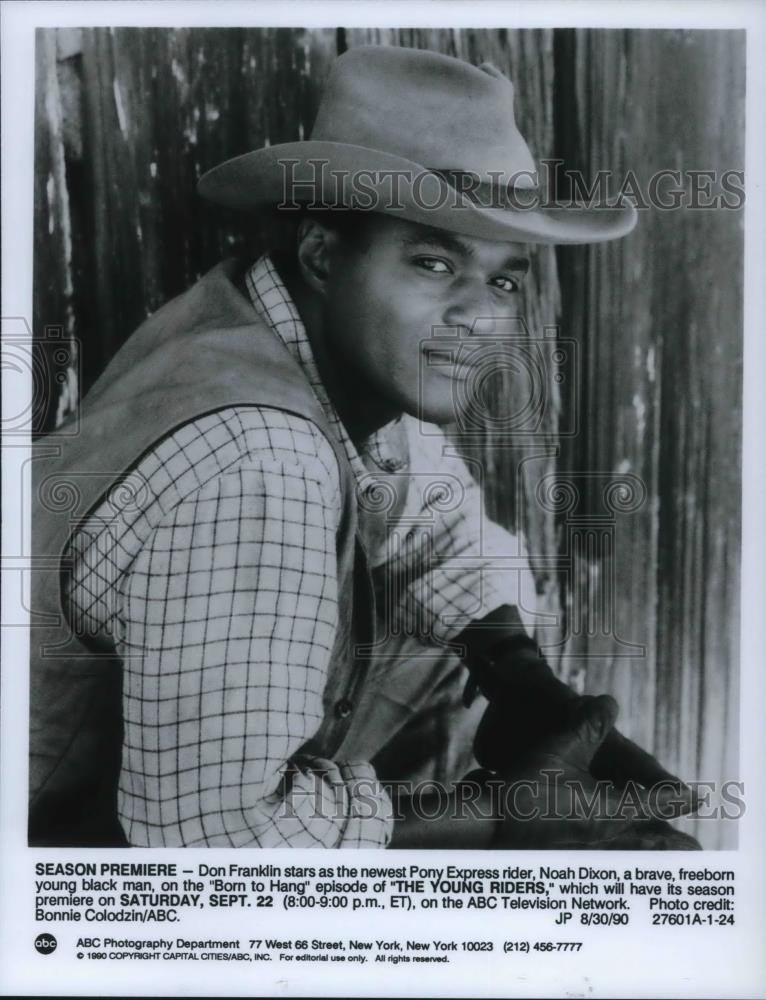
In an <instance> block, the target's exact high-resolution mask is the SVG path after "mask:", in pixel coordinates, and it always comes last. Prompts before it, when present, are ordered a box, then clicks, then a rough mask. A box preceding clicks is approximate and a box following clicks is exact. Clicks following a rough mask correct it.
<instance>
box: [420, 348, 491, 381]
mask: <svg viewBox="0 0 766 1000" xmlns="http://www.w3.org/2000/svg"><path fill="white" fill-rule="evenodd" d="M467 346H470V348H471V349H470V350H467V349H466V347H467ZM423 354H424V355H425V359H426V364H427V365H428V366H429V368H435V369H436V370H437V372H438V373H439V374H440V375H447V376H449V377H450V378H459V377H460V376H461V374H464V375H468V374H469V373H470V372H472V371H474V370H475V369H476V368H479V367H481V366H482V363H483V362H482V357H483V352H482V351H480V350H476V349H475V345H462V344H451V345H449V346H442V345H439V346H436V345H435V344H434V345H432V344H426V345H425V347H424V348H423ZM440 369H441V371H440Z"/></svg>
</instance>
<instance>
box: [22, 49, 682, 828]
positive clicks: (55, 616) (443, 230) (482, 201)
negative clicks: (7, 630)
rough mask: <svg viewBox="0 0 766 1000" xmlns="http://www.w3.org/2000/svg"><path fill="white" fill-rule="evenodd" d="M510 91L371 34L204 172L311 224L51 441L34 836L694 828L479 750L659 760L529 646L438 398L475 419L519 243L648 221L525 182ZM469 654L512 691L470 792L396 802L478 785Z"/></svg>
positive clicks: (151, 347)
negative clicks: (499, 787)
mask: <svg viewBox="0 0 766 1000" xmlns="http://www.w3.org/2000/svg"><path fill="white" fill-rule="evenodd" d="M512 98H513V91H512V87H511V85H510V83H509V82H508V81H507V80H506V79H505V78H503V77H501V76H500V75H499V74H498V73H497V71H494V70H492V69H491V68H484V69H476V68H474V67H472V66H469V65H468V64H465V63H462V62H460V61H458V60H455V59H451V58H448V57H446V56H441V55H438V54H435V53H431V52H421V51H415V50H407V49H396V48H377V47H370V48H364V49H357V50H352V51H351V52H349V53H347V54H346V55H344V56H343V57H341V58H340V59H339V60H338V61H337V63H336V65H335V67H334V69H333V72H332V74H331V76H330V79H329V81H328V83H327V87H326V90H325V94H324V98H323V102H322V105H321V108H320V110H319V114H318V117H317V121H316V124H315V127H314V130H313V133H312V139H311V141H306V142H301V143H293V144H289V145H287V146H282V147H270V148H268V149H263V150H258V151H256V152H254V153H250V154H247V155H246V156H243V157H239V158H237V159H236V160H232V161H228V162H227V163H225V164H222V165H221V166H220V167H218V168H216V169H215V170H213V171H211V172H210V173H209V174H208V175H206V176H205V177H204V178H203V179H202V181H201V185H200V188H201V192H202V193H203V194H204V195H205V196H207V197H209V198H212V199H213V200H215V201H217V202H219V203H222V204H226V205H230V206H235V207H239V208H242V209H252V208H258V207H266V206H274V205H282V206H283V211H284V213H285V218H287V219H291V220H294V219H295V217H296V214H295V210H291V208H290V206H291V205H294V206H296V209H297V205H298V204H299V203H303V204H304V205H305V204H308V206H309V210H308V211H304V212H303V213H302V214H301V215H300V221H299V223H298V224H297V227H296V240H295V247H294V250H292V251H291V252H289V253H286V254H283V255H281V256H279V257H277V258H275V259H272V257H271V256H270V255H266V256H264V257H262V258H261V259H259V260H258V261H256V262H255V263H254V264H253V263H250V264H249V265H246V266H245V267H240V266H239V265H237V263H236V262H226V263H225V264H223V265H219V266H218V267H217V268H215V269H214V270H213V271H212V272H210V273H209V274H208V275H206V276H205V277H204V278H203V279H202V280H201V281H199V282H198V283H197V284H196V285H195V286H194V287H193V288H192V289H190V290H189V291H188V292H187V293H185V294H184V295H182V296H180V297H179V298H178V299H176V300H174V301H173V302H171V303H169V304H168V305H167V306H165V307H164V308H163V309H161V310H160V311H159V312H158V313H156V314H155V315H154V316H152V317H151V318H150V319H149V320H148V321H147V322H146V323H145V324H144V325H143V326H142V327H141V328H140V329H139V330H138V331H136V333H135V334H134V335H133V336H132V337H131V338H130V340H129V341H128V342H127V343H126V345H125V346H124V347H123V348H122V350H121V351H120V352H119V353H118V354H117V356H116V357H115V358H114V359H113V361H112V363H111V364H110V365H109V367H108V368H107V370H106V372H105V373H104V374H103V376H102V377H101V379H99V381H98V382H97V384H96V385H95V386H94V388H93V389H92V390H91V392H90V393H89V394H88V396H87V398H86V400H85V401H84V403H83V406H82V410H81V413H80V414H79V415H78V419H79V426H78V433H77V434H76V435H71V436H66V434H61V433H59V434H57V435H53V436H51V437H50V438H48V439H46V440H45V442H44V444H43V449H42V452H41V456H40V458H39V459H38V461H37V463H36V465H37V470H38V471H37V483H38V493H39V498H40V509H39V511H38V513H37V519H36V525H35V542H36V544H37V551H38V553H39V554H40V555H42V556H46V557H51V556H55V557H56V558H57V559H58V557H59V556H60V555H61V554H62V553H63V554H64V557H65V566H64V569H65V572H64V573H63V575H62V578H59V575H58V574H57V573H48V574H39V578H38V579H37V581H36V582H35V584H34V595H35V597H34V601H35V603H34V610H35V612H37V614H38V615H39V616H41V617H40V619H39V620H40V622H41V624H40V626H39V628H38V633H37V639H35V638H34V633H33V650H32V655H33V662H32V733H31V772H30V773H31V811H30V837H31V839H32V841H33V842H36V843H59V844H61V843H76V844H85V843H100V844H117V843H129V844H134V845H139V846H172V845H185V846H205V845H207V846H262V847H281V846H325V847H341V846H343V847H346V846H372V847H385V846H388V845H389V844H391V845H393V846H433V847H448V846H466V847H475V846H489V845H490V844H492V845H495V846H514V845H520V844H526V845H530V846H559V845H561V844H573V843H574V844H582V845H584V846H590V847H593V846H597V845H599V844H601V843H606V842H608V843H610V844H611V845H612V846H615V845H619V846H636V844H641V845H642V846H645V845H648V846H676V847H678V846H681V847H685V846H693V845H691V844H690V841H689V840H688V839H684V838H683V837H681V835H678V834H675V833H674V832H673V831H672V830H671V829H670V828H669V827H668V826H667V825H657V824H655V823H651V822H649V821H648V820H647V821H646V823H645V824H644V825H643V826H640V827H638V826H637V825H636V824H633V823H631V822H630V820H631V819H632V818H633V816H632V815H631V817H630V818H629V819H623V818H619V817H615V816H614V815H611V816H610V817H609V818H608V819H607V820H604V822H603V823H601V824H600V825H599V824H598V823H595V822H592V821H591V820H589V819H588V818H587V817H584V816H583V815H581V814H580V812H578V810H577V809H576V808H572V809H570V810H569V812H568V813H567V815H568V817H569V818H568V820H566V821H565V822H564V823H563V824H562V823H548V824H547V825H546V824H545V823H543V824H542V825H540V824H539V823H537V824H529V823H526V824H525V823H524V822H523V821H522V820H521V819H520V818H519V815H517V814H514V809H513V808H511V806H509V804H508V801H499V800H498V799H497V796H495V795H493V794H492V791H493V790H494V789H492V788H491V786H490V785H489V784H487V782H486V780H484V779H486V778H487V777H488V776H491V775H493V774H494V773H495V772H497V774H498V775H499V776H500V777H501V778H502V779H507V780H508V781H509V782H510V781H511V780H512V779H518V778H523V779H524V781H525V782H526V785H525V787H528V786H529V782H530V780H532V781H538V780H539V779H540V774H541V768H543V769H545V766H548V769H550V764H551V761H555V762H556V763H557V765H560V767H559V770H560V772H561V775H560V777H559V778H557V779H555V780H554V781H553V783H554V785H555V786H556V788H562V789H563V787H564V784H566V781H568V782H569V784H567V785H566V790H565V793H566V794H569V792H570V791H571V784H572V783H575V784H578V785H579V787H580V788H581V789H586V790H589V789H590V788H591V786H592V783H593V778H594V776H597V775H598V774H599V772H600V773H602V774H606V773H609V775H610V776H611V777H613V778H615V780H618V781H623V780H624V779H628V778H638V779H640V781H641V783H642V784H643V785H647V784H652V783H654V782H655V781H658V780H660V779H670V778H671V776H669V775H667V774H666V772H664V771H662V769H661V768H659V766H658V765H657V764H656V762H654V761H652V760H651V759H648V758H646V755H642V754H641V752H640V751H639V750H638V748H636V747H634V746H633V745H632V744H628V743H627V741H622V740H621V738H619V735H618V734H616V733H614V731H611V732H610V728H611V724H612V722H613V721H614V714H615V711H614V705H613V703H612V702H611V700H610V699H595V700H581V699H576V698H575V697H574V696H573V695H572V694H571V693H570V692H568V691H567V690H566V689H564V688H563V685H560V684H558V682H557V681H556V680H555V678H553V675H552V674H551V672H550V671H549V669H548V668H547V665H546V664H545V663H544V662H543V661H541V660H540V659H539V656H538V654H537V651H536V649H535V647H534V643H532V642H531V640H530V639H529V638H528V637H527V635H526V630H525V625H526V626H527V627H529V626H531V625H532V623H533V618H534V587H533V583H532V578H531V574H530V572H529V567H528V565H527V563H526V556H525V552H524V548H523V544H522V542H521V540H520V539H518V538H516V537H514V536H511V535H509V534H508V533H507V532H505V531H503V530H501V529H500V528H499V527H498V526H496V525H492V524H491V523H489V522H487V521H486V519H485V518H484V515H483V512H482V504H481V496H480V491H479V488H478V486H477V485H476V483H475V482H474V481H473V480H472V478H471V476H470V475H469V473H468V471H467V469H466V467H465V466H464V464H463V463H462V462H461V461H459V460H458V459H457V458H455V457H450V456H449V452H448V450H447V449H446V439H444V438H439V437H438V436H437V434H436V429H435V428H434V427H430V428H429V430H428V433H423V432H422V428H421V425H420V424H419V421H425V422H427V423H428V424H429V425H439V424H444V423H449V422H450V421H452V420H454V419H455V416H456V409H455V407H456V405H459V404H456V400H457V399H459V398H460V396H461V393H460V392H456V389H459V388H461V387H465V386H466V385H469V384H470V382H471V379H473V378H475V377H476V374H477V372H479V371H480V370H481V368H482V341H481V338H482V335H483V334H484V333H488V334H491V335H492V336H493V338H494V339H495V342H496V338H497V336H498V335H501V334H502V332H503V329H504V324H505V323H507V320H508V319H509V317H512V316H513V315H514V314H515V312H516V305H515V302H516V296H517V294H518V291H519V287H520V284H521V281H522V280H523V277H524V273H525V271H526V270H527V268H528V266H529V261H528V256H527V251H526V250H525V247H526V245H527V244H528V243H538V242H588V241H598V240H604V239H612V238H616V237H619V236H622V235H624V234H625V233H627V232H629V231H630V229H631V228H632V227H633V225H634V223H635V212H634V211H633V210H632V209H630V208H602V209H600V210H593V211H586V210H580V209H576V210H566V209H556V208H554V209H545V210H544V209H540V208H530V207H529V206H530V204H532V203H533V202H534V197H535V191H534V189H533V188H532V187H531V184H532V181H533V177H534V162H533V160H532V157H531V155H530V153H529V150H528V149H527V147H526V144H525V143H524V140H523V139H522V137H521V136H520V134H519V132H518V130H517V129H516V127H515V124H514V121H513V113H512ZM312 206H313V207H312ZM328 207H329V208H334V209H336V210H339V211H335V212H330V211H327V210H326V209H327V208H328ZM290 224H291V225H295V222H291V223H290ZM65 430H66V429H65ZM54 445H55V447H54ZM73 476H76V477H78V479H77V485H78V490H79V496H78V501H77V505H76V508H75V509H74V510H73V509H71V508H68V509H66V510H64V509H62V505H61V504H58V505H57V504H56V503H55V502H52V500H51V498H54V499H55V495H56V488H57V487H58V488H59V491H60V488H61V485H62V484H63V483H68V484H70V483H71V482H72V481H73V480H72V477H73ZM80 484H81V485H80ZM46 498H47V499H46ZM498 557H503V559H502V565H503V567H505V569H504V570H502V571H500V570H499V569H498V568H497V567H496V565H495V563H496V561H497V558H498ZM62 598H63V602H64V604H63V611H62V606H61V603H60V602H61V600H62ZM466 664H468V665H469V666H471V667H472V669H473V675H474V677H475V679H476V681H477V683H478V685H479V686H480V687H481V689H482V691H483V692H484V693H485V694H487V695H489V696H490V697H491V698H492V699H493V703H492V708H491V709H490V711H489V714H488V715H486V716H485V721H484V723H483V724H482V730H481V733H480V738H479V741H478V742H477V753H478V756H479V757H480V760H481V763H482V764H485V765H487V767H488V768H489V770H488V771H484V772H482V774H481V775H480V777H481V778H482V780H483V784H482V783H481V782H479V783H473V784H472V785H470V788H471V789H472V790H473V791H475V792H476V796H477V800H476V802H473V803H472V806H473V808H472V809H471V810H467V811H466V810H464V812H463V816H464V818H463V821H459V820H457V819H454V818H451V813H452V812H453V810H452V809H450V808H444V807H443V806H444V803H443V802H442V808H441V809H440V810H439V816H438V817H435V813H434V810H433V809H432V808H428V809H426V808H423V802H422V801H421V800H419V799H416V798H412V797H408V796H407V794H405V795H403V796H402V797H401V799H400V800H398V801H397V806H398V807H400V810H401V813H400V818H398V819H395V818H394V817H393V816H392V808H391V801H390V798H389V795H388V793H387V791H386V789H385V788H384V787H383V785H382V784H380V783H379V780H378V779H381V780H382V781H387V782H389V783H390V782H393V781H398V780H403V779H408V780H410V781H416V780H418V779H424V778H429V779H433V780H434V781H437V782H440V783H442V784H443V785H444V786H448V787H449V788H450V789H451V791H449V797H448V798H447V800H446V801H447V802H448V803H449V805H450V806H454V805H455V804H456V802H457V801H458V799H460V797H461V795H462V794H463V792H464V790H465V788H467V787H469V786H467V785H457V786H456V787H455V788H454V789H453V788H452V784H451V783H452V782H455V781H459V779H461V778H463V777H464V776H465V775H466V772H468V771H469V770H470V769H471V768H472V767H474V766H475V761H474V759H473V738H474V733H475V731H476V727H477V724H478V723H479V720H480V718H481V717H482V715H483V713H484V710H485V707H486V701H484V699H483V698H478V699H476V700H474V701H473V703H472V704H471V705H470V707H469V706H467V705H464V704H463V689H464V687H465V682H466V678H467V676H468V671H467V668H466ZM468 700H469V699H466V701H468ZM506 734H507V736H506ZM605 740H606V741H607V743H608V745H609V747H610V748H611V749H610V753H609V754H607V755H606V757H604V758H603V759H602V761H601V764H600V765H599V764H598V754H597V751H598V748H599V746H601V744H602V743H604V741H605ZM602 757H603V754H602ZM594 760H595V763H594ZM565 779H566V780H565ZM648 779H649V780H648ZM545 780H546V781H547V782H548V785H546V788H547V790H548V791H550V787H548V786H550V782H551V779H548V778H546V779H545ZM673 782H674V783H673V787H672V789H671V791H672V792H673V794H674V795H675V796H676V798H677V799H678V801H679V803H680V805H679V806H678V809H677V811H681V810H683V809H684V808H688V805H689V801H688V796H687V795H686V792H685V790H683V789H680V788H679V786H678V785H677V783H675V779H673ZM503 787H505V786H503ZM613 791H614V790H613V789H611V790H609V794H610V795H612V792H613ZM666 791H667V789H666ZM446 794H447V792H445V795H446ZM530 794H531V796H532V798H531V803H530V798H529V797H530ZM640 797H641V798H642V801H645V800H646V795H645V793H644V792H642V793H640ZM568 801H569V800H568V799H567V802H568ZM610 801H612V799H610ZM664 801H665V800H664V799H663V802H664ZM535 802H537V799H536V798H535V793H527V794H526V799H525V800H524V806H525V809H524V815H527V816H528V815H530V812H529V807H530V804H531V805H534V804H535ZM515 805H516V806H518V807H519V808H518V810H517V812H519V813H520V812H521V806H520V805H519V803H515ZM656 806H657V802H655V807H656ZM479 807H481V808H479ZM654 811H655V812H657V811H658V810H657V809H656V808H655V810H654ZM424 815H429V816H433V817H435V818H433V819H432V820H431V821H426V820H424V819H423V816H424ZM562 815H563V814H562ZM647 824H648V825H647Z"/></svg>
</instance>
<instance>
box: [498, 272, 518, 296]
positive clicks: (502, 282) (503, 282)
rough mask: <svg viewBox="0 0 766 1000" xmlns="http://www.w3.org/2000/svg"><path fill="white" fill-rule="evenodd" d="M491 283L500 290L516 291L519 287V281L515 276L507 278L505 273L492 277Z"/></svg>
mask: <svg viewBox="0 0 766 1000" xmlns="http://www.w3.org/2000/svg"><path fill="white" fill-rule="evenodd" d="M492 284H493V285H494V286H495V288H499V289H500V291H501V292H518V291H519V289H520V288H521V282H520V281H519V280H518V279H517V278H509V277H507V276H506V275H501V276H500V277H498V278H493V279H492Z"/></svg>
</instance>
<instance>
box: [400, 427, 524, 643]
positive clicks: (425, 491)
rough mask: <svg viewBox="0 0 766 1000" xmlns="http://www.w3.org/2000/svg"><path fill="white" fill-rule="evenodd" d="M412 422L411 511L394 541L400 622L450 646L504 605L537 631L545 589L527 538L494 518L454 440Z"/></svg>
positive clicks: (423, 637)
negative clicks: (537, 578) (533, 567)
mask: <svg viewBox="0 0 766 1000" xmlns="http://www.w3.org/2000/svg"><path fill="white" fill-rule="evenodd" d="M428 432H429V433H428V434H427V435H426V434H423V433H422V432H421V431H420V429H419V427H418V425H415V426H414V427H413V426H412V424H410V425H409V427H408V438H409V442H410V482H409V486H408V497H407V504H406V509H405V512H404V516H403V517H402V518H401V520H400V522H399V526H398V527H397V528H395V530H394V533H393V537H392V538H391V539H390V554H389V558H388V559H387V561H386V572H387V573H389V574H391V575H393V576H395V577H396V578H397V579H398V580H399V581H400V582H399V584H398V585H395V586H389V587H388V591H387V592H388V593H390V594H394V595H399V599H398V601H397V603H396V604H395V605H393V606H392V607H391V608H390V609H389V613H390V614H391V615H392V617H393V618H394V620H395V621H396V622H397V627H398V628H399V629H401V630H403V631H405V632H406V633H407V634H411V635H416V636H418V637H419V638H420V639H421V640H422V641H423V642H424V643H427V644H431V643H436V644H437V645H442V644H444V643H447V642H450V641H452V640H453V639H455V638H456V637H457V636H458V635H459V634H460V632H461V631H462V630H463V629H464V628H466V627H467V626H468V625H469V624H470V623H471V622H473V621H479V620H480V619H482V618H484V617H486V615H488V614H489V613H490V612H491V611H494V610H495V609H496V608H499V607H501V606H502V605H506V604H508V605H513V606H515V607H516V608H518V611H519V614H520V617H521V619H522V621H523V623H524V625H525V626H526V627H527V629H529V630H530V631H531V630H533V629H534V624H535V618H536V608H537V594H536V588H535V582H534V577H533V575H532V571H531V569H530V565H529V558H528V553H527V548H526V544H525V541H524V538H523V536H522V535H521V534H514V533H513V532H510V531H508V530H506V529H505V528H503V527H502V526H501V525H499V524H496V523H495V522H493V521H491V520H490V519H489V517H488V516H487V514H486V511H485V509H484V502H483V496H482V490H481V487H480V485H479V484H478V483H477V481H476V480H475V479H474V478H473V476H472V475H471V473H470V472H469V470H468V467H467V466H466V463H465V462H464V461H463V460H462V459H461V458H460V457H459V456H457V455H455V454H453V453H451V449H450V446H449V443H448V441H447V438H446V437H445V436H444V435H443V434H442V433H441V432H440V431H438V429H437V428H435V427H432V426H429V427H428Z"/></svg>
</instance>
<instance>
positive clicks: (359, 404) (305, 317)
mask: <svg viewBox="0 0 766 1000" xmlns="http://www.w3.org/2000/svg"><path fill="white" fill-rule="evenodd" d="M278 270H279V276H280V277H281V279H282V281H283V282H284V285H285V287H286V288H287V291H288V293H289V295H290V298H291V299H292V302H293V305H294V306H295V308H296V309H297V310H298V315H299V316H300V318H301V321H302V322H303V325H304V327H305V329H306V335H307V336H308V339H309V342H310V344H311V350H312V353H313V355H314V361H315V362H316V366H317V369H318V371H319V375H320V378H321V379H322V384H323V385H324V387H325V389H326V391H327V394H328V396H329V397H330V400H331V402H332V404H333V406H334V407H335V409H336V410H337V412H338V416H339V417H340V419H341V421H342V422H343V426H344V427H345V428H346V431H347V432H348V436H349V437H350V438H351V440H352V442H353V443H354V445H355V446H356V447H357V448H358V449H361V448H362V446H363V444H364V442H365V441H366V440H367V439H368V438H369V437H370V436H371V435H372V434H374V433H375V432H376V431H378V430H380V428H381V427H384V426H385V425H386V424H388V423H390V422H391V421H392V420H395V419H396V418H397V417H400V416H401V411H399V410H397V409H396V407H394V406H392V405H391V404H389V403H387V402H386V401H385V400H382V399H381V398H380V396H379V395H378V394H377V393H376V391H375V390H374V388H373V387H372V386H370V385H369V383H367V382H366V381H365V380H364V379H362V378H360V377H359V375H358V374H357V373H356V372H353V371H349V370H348V366H347V365H346V364H345V363H344V362H343V360H342V359H340V358H338V357H337V355H336V354H334V353H333V350H332V347H331V342H330V339H329V338H328V336H327V329H326V319H325V316H324V310H323V308H322V302H321V300H320V299H319V298H318V296H316V295H315V294H314V293H313V292H312V291H311V289H310V288H308V287H307V286H306V284H305V282H303V281H302V280H301V278H300V276H299V275H296V274H295V273H294V272H293V271H291V270H288V269H287V268H283V267H282V266H278Z"/></svg>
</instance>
